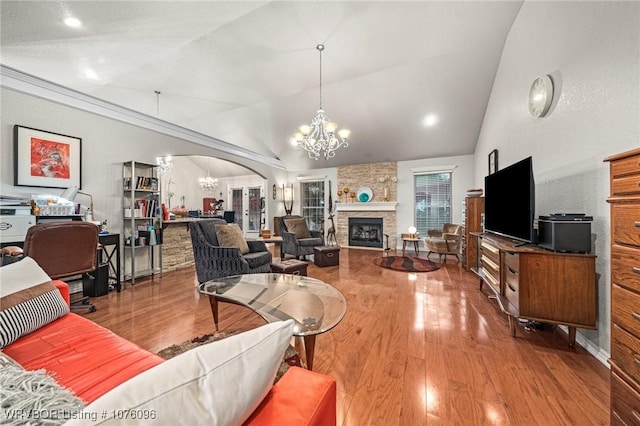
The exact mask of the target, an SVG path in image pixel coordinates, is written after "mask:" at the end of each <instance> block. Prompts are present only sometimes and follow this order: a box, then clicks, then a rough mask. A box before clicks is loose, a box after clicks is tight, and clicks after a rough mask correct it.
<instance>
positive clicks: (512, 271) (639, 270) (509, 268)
mask: <svg viewBox="0 0 640 426" xmlns="http://www.w3.org/2000/svg"><path fill="white" fill-rule="evenodd" d="M507 269H508V270H509V272H511V273H512V274H514V275H518V271H515V270H513V268H512V267H511V266H507ZM638 273H639V274H640V268H638Z"/></svg>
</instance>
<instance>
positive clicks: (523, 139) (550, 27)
mask: <svg viewBox="0 0 640 426" xmlns="http://www.w3.org/2000/svg"><path fill="white" fill-rule="evenodd" d="M639 46H640V3H638V2H608V1H607V2H562V1H555V2H526V3H525V4H524V5H523V7H522V9H521V11H520V13H519V15H518V17H517V19H516V21H515V23H514V25H513V28H512V30H511V31H510V33H509V37H508V38H507V41H506V44H505V47H504V51H503V54H502V59H501V61H500V66H499V68H498V72H497V74H496V79H495V82H494V86H493V90H492V93H491V98H490V101H489V104H488V107H487V111H486V115H485V119H484V123H483V126H482V130H481V132H480V136H479V140H478V145H477V147H476V152H475V154H476V157H475V164H476V167H475V182H476V183H475V186H477V187H482V186H483V183H484V180H483V178H484V175H485V174H486V168H487V155H488V154H489V152H490V151H491V150H493V149H498V151H499V166H500V167H501V168H502V167H505V166H507V165H509V164H512V163H514V162H516V161H518V160H521V159H523V158H525V157H527V156H529V155H531V156H533V164H534V175H535V179H536V210H537V212H536V216H538V215H541V214H549V213H555V212H581V213H586V214H588V215H592V216H594V222H593V225H592V233H593V234H594V238H595V242H594V250H595V253H596V254H597V256H598V258H597V264H596V272H597V275H598V295H599V302H598V317H599V319H598V330H597V331H587V330H580V329H579V331H578V332H579V336H578V338H579V341H581V342H582V343H583V344H586V345H587V347H588V349H589V350H590V351H591V352H592V353H594V354H596V355H597V356H598V357H599V359H600V360H606V358H607V356H608V352H609V348H610V331H609V325H610V310H609V301H610V291H609V287H610V286H609V267H608V264H609V258H610V254H609V229H610V228H609V206H608V204H607V203H606V201H605V200H606V198H607V196H608V194H609V176H608V165H607V164H605V163H603V162H602V160H603V159H604V158H605V157H607V156H609V155H611V154H615V153H618V152H621V151H626V150H629V149H631V148H635V147H637V146H638V142H640V102H639V100H640V87H639V81H640V77H639V76H640V48H639ZM544 74H550V75H551V76H552V79H553V80H554V83H555V85H556V91H557V95H556V96H557V99H556V100H554V102H553V104H552V106H551V111H550V112H549V114H548V115H547V117H545V118H534V117H532V116H531V115H530V114H529V112H528V109H527V95H528V91H529V87H530V85H531V83H532V81H533V80H534V79H535V78H536V77H538V76H541V75H544ZM505 208H508V206H505Z"/></svg>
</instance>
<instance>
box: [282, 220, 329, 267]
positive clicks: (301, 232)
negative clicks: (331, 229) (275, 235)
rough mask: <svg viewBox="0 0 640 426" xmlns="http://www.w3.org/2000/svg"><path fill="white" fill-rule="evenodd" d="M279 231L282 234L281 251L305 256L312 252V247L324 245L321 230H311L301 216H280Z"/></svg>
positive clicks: (298, 256)
mask: <svg viewBox="0 0 640 426" xmlns="http://www.w3.org/2000/svg"><path fill="white" fill-rule="evenodd" d="M279 222H280V233H281V234H282V253H283V254H284V255H286V254H291V255H293V256H295V257H296V259H299V258H305V256H306V255H308V254H313V248H314V247H321V246H324V238H323V236H322V232H320V231H311V230H309V227H308V226H307V223H306V222H305V219H304V218H303V217H302V216H297V215H288V216H281V217H280V219H279Z"/></svg>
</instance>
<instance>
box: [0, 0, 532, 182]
mask: <svg viewBox="0 0 640 426" xmlns="http://www.w3.org/2000/svg"><path fill="white" fill-rule="evenodd" d="M521 5H522V1H469V2H458V1H414V2H400V1H374V2H367V1H353V2H351V1H332V2H326V1H308V2H307V1H304V2H303V1H299V2H293V1H292V2H279V1H261V2H252V1H195V2H190V1H172V2H167V1H158V2H155V1H119V2H115V1H67V2H64V1H56V2H53V1H5V0H3V1H2V2H1V3H0V7H1V9H0V14H1V39H0V48H1V51H0V53H1V62H2V64H3V65H6V66H9V67H12V68H15V69H17V70H20V71H23V72H25V73H28V74H32V75H35V76H38V77H41V78H43V79H46V80H49V81H52V82H55V83H58V84H60V85H63V86H66V87H69V88H72V89H75V90H77V91H80V92H83V93H86V94H89V95H92V96H94V97H97V98H101V99H104V100H107V101H109V102H112V103H115V104H118V105H122V106H125V107H127V108H130V109H133V110H135V111H139V112H142V113H145V114H148V115H150V116H154V117H159V118H161V119H162V120H166V121H168V122H171V123H175V124H178V125H180V126H183V127H186V128H189V129H192V130H195V131H198V132H201V133H203V134H206V135H209V136H212V137H215V138H218V139H220V140H223V141H226V142H229V143H231V144H234V145H238V146H241V147H244V148H246V149H249V150H252V151H255V152H257V153H260V154H263V155H267V156H271V157H276V158H280V159H281V161H282V162H283V164H284V165H285V166H286V167H287V168H288V169H289V170H303V169H312V168H321V167H335V166H339V165H345V164H359V163H368V162H379V161H390V160H411V159H421V158H431V157H442V156H452V155H464V154H472V153H473V152H474V150H475V145H476V140H477V137H478V134H479V131H480V127H481V125H482V120H483V117H484V113H485V109H486V106H487V103H488V101H489V96H490V93H491V87H492V85H493V81H494V77H495V74H496V70H497V67H498V64H499V61H500V56H501V53H502V49H503V46H504V43H505V40H506V37H507V35H508V33H509V30H510V28H511V26H512V24H513V22H514V20H515V18H516V16H517V13H518V11H519V10H520V7H521ZM69 16H73V17H75V18H77V19H79V20H80V21H81V22H82V25H81V26H80V27H77V28H71V27H68V26H66V25H65V24H64V23H63V20H64V18H66V17H69ZM319 43H322V44H324V45H325V46H326V49H325V51H324V52H323V57H322V61H323V69H322V78H323V102H322V103H323V107H324V109H325V111H326V113H327V114H328V115H329V117H330V118H331V119H332V120H333V121H336V122H337V123H338V124H339V126H340V127H346V128H349V129H350V130H351V132H352V133H351V138H350V141H349V145H350V146H349V147H347V148H344V149H341V150H340V151H338V153H337V155H336V157H335V158H334V159H332V160H323V159H321V160H318V161H315V160H312V159H309V158H308V156H307V155H306V153H305V152H304V151H302V150H300V149H299V148H296V147H294V146H292V145H291V142H290V138H291V135H292V133H294V132H295V131H296V129H297V127H298V126H300V125H301V124H305V123H307V124H308V123H309V122H310V121H311V119H312V118H313V116H314V115H315V112H316V110H317V109H318V104H319V90H318V86H319V57H318V52H317V50H316V48H315V47H316V45H317V44H319ZM156 91H159V92H160V94H159V95H157V94H156V93H155V92H156ZM430 114H432V115H434V116H435V117H436V122H435V124H434V125H432V126H426V125H425V124H424V123H423V121H424V118H425V117H426V116H427V115H430ZM177 154H180V153H177Z"/></svg>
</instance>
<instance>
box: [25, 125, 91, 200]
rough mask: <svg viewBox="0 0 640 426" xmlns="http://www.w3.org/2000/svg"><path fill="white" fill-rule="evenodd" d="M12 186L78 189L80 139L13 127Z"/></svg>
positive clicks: (80, 163) (79, 181)
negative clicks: (75, 187) (71, 187)
mask: <svg viewBox="0 0 640 426" xmlns="http://www.w3.org/2000/svg"><path fill="white" fill-rule="evenodd" d="M13 139H14V147H13V151H14V185H16V186H38V187H45V188H68V187H70V186H77V187H78V188H79V189H82V161H81V160H82V139H80V138H76V137H73V136H67V135H61V134H59V133H51V132H46V131H44V130H38V129H32V128H30V127H24V126H18V125H15V126H13Z"/></svg>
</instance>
